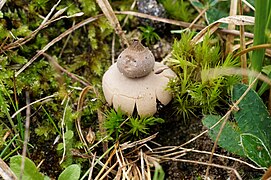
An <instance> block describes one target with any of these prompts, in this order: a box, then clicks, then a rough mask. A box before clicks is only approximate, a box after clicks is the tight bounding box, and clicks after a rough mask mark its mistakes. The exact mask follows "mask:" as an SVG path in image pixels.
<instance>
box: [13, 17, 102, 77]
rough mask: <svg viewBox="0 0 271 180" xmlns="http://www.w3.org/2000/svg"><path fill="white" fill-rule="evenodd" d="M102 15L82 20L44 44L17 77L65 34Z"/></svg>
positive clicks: (17, 73)
mask: <svg viewBox="0 0 271 180" xmlns="http://www.w3.org/2000/svg"><path fill="white" fill-rule="evenodd" d="M101 16H103V15H102V14H100V15H97V16H94V17H90V18H88V19H85V20H83V21H81V22H80V23H78V24H76V25H74V26H72V27H71V28H69V29H68V30H66V31H65V32H63V33H62V34H60V35H59V36H57V37H56V38H54V39H53V40H52V41H50V42H49V43H48V44H47V45H46V46H44V48H42V50H40V51H38V53H37V54H36V55H35V56H33V57H32V58H31V59H30V60H29V61H28V62H27V63H26V64H25V65H24V66H23V67H22V68H21V69H20V70H19V71H18V72H16V74H15V77H17V76H18V75H19V74H21V72H23V71H24V70H25V69H26V68H27V67H28V66H29V65H30V64H32V63H33V62H34V61H35V60H36V59H37V58H38V57H39V56H40V55H42V54H43V53H44V52H45V51H47V50H48V49H49V48H50V47H51V46H52V45H54V44H55V43H57V42H58V41H60V40H61V39H62V38H64V37H65V36H67V35H69V34H70V33H71V32H73V31H75V30H76V29H78V28H80V27H82V26H85V25H86V24H88V23H90V22H93V21H95V20H97V19H98V18H99V17H101Z"/></svg>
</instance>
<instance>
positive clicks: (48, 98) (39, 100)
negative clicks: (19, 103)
mask: <svg viewBox="0 0 271 180" xmlns="http://www.w3.org/2000/svg"><path fill="white" fill-rule="evenodd" d="M57 95H58V94H57V93H56V94H52V95H50V96H46V97H44V98H41V99H38V100H36V101H34V102H32V103H30V104H27V105H26V106H24V107H22V108H21V109H19V110H18V111H16V112H15V113H14V114H13V115H12V116H11V118H14V117H15V116H17V114H19V113H20V112H22V111H23V110H25V109H26V108H28V107H29V106H32V105H33V104H36V103H38V102H47V101H50V100H52V99H51V98H53V97H56V96H57Z"/></svg>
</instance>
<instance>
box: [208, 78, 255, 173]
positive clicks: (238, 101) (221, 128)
mask: <svg viewBox="0 0 271 180" xmlns="http://www.w3.org/2000/svg"><path fill="white" fill-rule="evenodd" d="M259 75H260V73H259ZM259 75H258V76H257V77H256V78H255V79H254V81H253V82H252V83H251V84H250V85H249V87H248V88H247V89H246V91H245V92H244V94H243V95H242V96H241V97H240V98H239V99H238V100H237V101H236V102H235V103H234V104H233V106H231V108H230V110H229V111H228V112H229V113H227V116H226V117H225V118H224V121H223V123H222V125H221V127H220V129H219V132H218V134H217V136H216V139H215V142H214V145H213V148H212V153H211V155H210V159H209V162H208V164H211V163H212V159H213V155H214V153H215V149H216V147H217V143H218V140H219V138H220V136H221V133H222V131H223V129H224V127H225V125H226V122H227V121H228V119H229V116H230V113H232V112H233V111H234V110H235V109H236V107H238V105H239V103H240V102H241V101H242V100H243V99H244V97H245V96H246V95H247V93H248V92H249V90H250V89H251V88H252V87H253V85H254V84H255V82H257V80H258V77H259ZM209 169H210V166H209V165H208V166H207V169H206V175H205V176H206V177H208V173H209Z"/></svg>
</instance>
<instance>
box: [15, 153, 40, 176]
mask: <svg viewBox="0 0 271 180" xmlns="http://www.w3.org/2000/svg"><path fill="white" fill-rule="evenodd" d="M21 164H22V156H21V155H16V156H13V157H11V158H10V169H11V170H12V171H13V172H14V173H15V175H16V176H17V177H18V178H19V177H20V172H21ZM22 179H23V180H33V179H35V180H43V179H44V176H43V174H41V173H40V172H39V171H38V168H37V167H36V165H35V164H34V162H32V161H31V160H30V159H28V158H27V157H26V158H25V165H24V173H23V178H22Z"/></svg>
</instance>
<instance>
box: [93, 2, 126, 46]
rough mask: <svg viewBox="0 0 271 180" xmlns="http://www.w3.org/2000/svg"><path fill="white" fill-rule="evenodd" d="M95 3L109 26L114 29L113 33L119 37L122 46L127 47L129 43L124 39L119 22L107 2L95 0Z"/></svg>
mask: <svg viewBox="0 0 271 180" xmlns="http://www.w3.org/2000/svg"><path fill="white" fill-rule="evenodd" d="M96 2H97V3H98V5H99V6H100V8H101V9H102V11H103V13H104V15H105V17H106V18H107V19H108V21H109V23H110V24H111V26H112V27H113V28H114V29H115V32H116V33H117V35H118V36H119V37H120V39H121V42H122V44H124V45H126V46H129V42H128V40H127V38H126V37H125V34H124V32H123V31H122V28H121V26H120V23H119V20H118V18H117V17H116V15H115V13H114V11H113V9H112V7H111V5H110V3H109V2H108V0H96Z"/></svg>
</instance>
